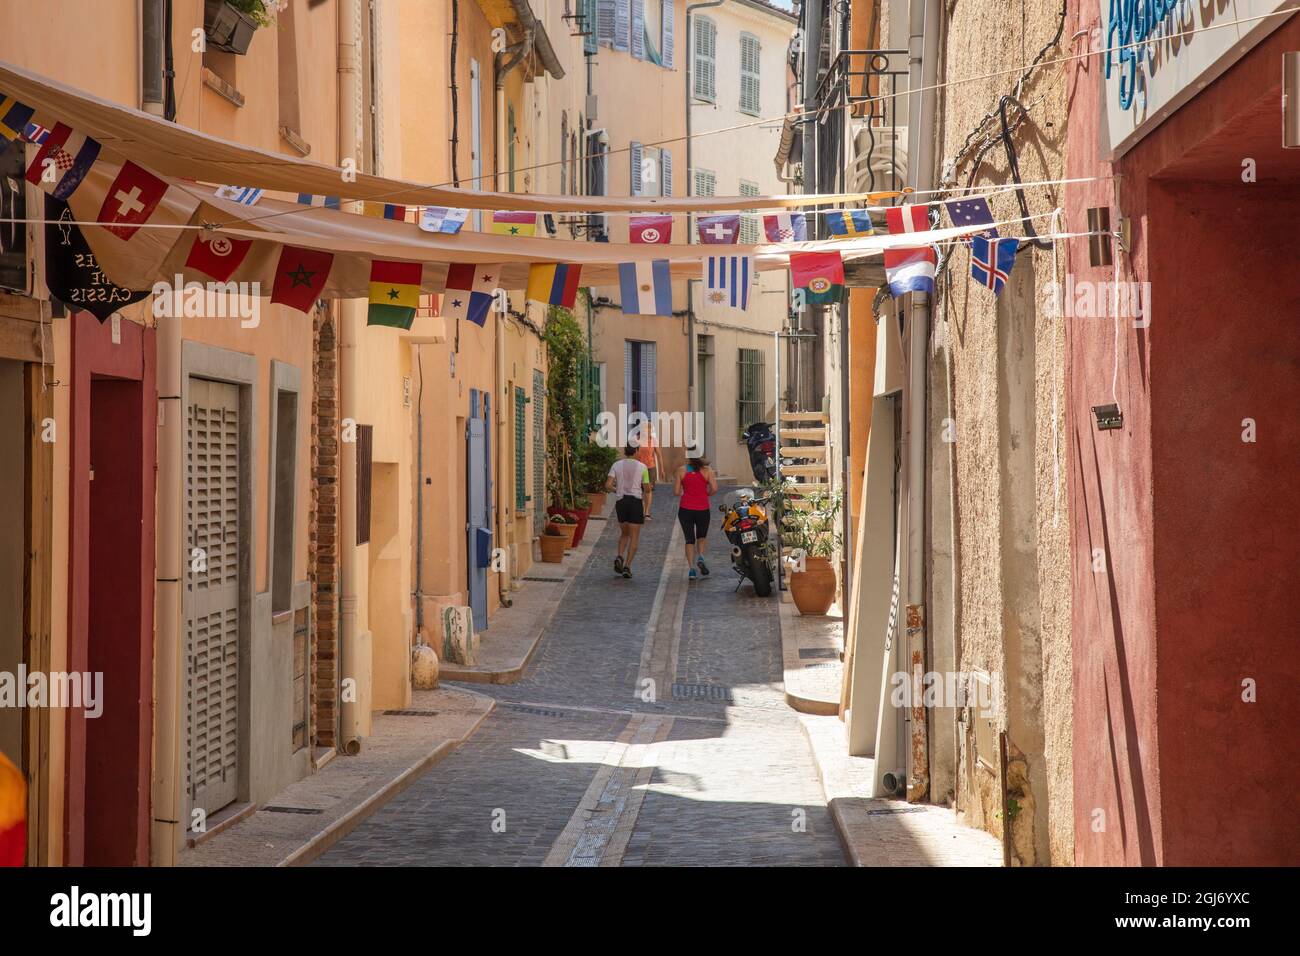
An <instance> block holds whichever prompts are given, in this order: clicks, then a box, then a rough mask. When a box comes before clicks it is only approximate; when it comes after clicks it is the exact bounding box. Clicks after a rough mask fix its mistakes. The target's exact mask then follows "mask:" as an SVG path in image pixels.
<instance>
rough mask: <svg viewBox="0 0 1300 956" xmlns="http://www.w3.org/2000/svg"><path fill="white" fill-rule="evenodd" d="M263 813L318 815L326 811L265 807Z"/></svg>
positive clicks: (306, 808)
mask: <svg viewBox="0 0 1300 956" xmlns="http://www.w3.org/2000/svg"><path fill="white" fill-rule="evenodd" d="M262 811H263V812H264V813H306V814H308V815H316V814H320V813H324V812H325V811H324V810H315V809H312V808H311V807H263V808H262Z"/></svg>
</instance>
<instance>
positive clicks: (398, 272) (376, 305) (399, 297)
mask: <svg viewBox="0 0 1300 956" xmlns="http://www.w3.org/2000/svg"><path fill="white" fill-rule="evenodd" d="M423 271H424V266H423V264H422V263H419V262H389V261H386V260H384V259H376V260H374V262H372V263H370V312H369V314H368V315H367V316H366V325H389V326H392V327H393V328H395V329H409V328H410V327H411V323H412V322H413V321H414V320H415V310H416V309H418V308H419V307H420V274H421V272H423Z"/></svg>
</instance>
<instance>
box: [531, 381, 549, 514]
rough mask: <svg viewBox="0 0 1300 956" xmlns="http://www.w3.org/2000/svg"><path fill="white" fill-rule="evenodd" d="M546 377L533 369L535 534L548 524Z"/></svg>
mask: <svg viewBox="0 0 1300 956" xmlns="http://www.w3.org/2000/svg"><path fill="white" fill-rule="evenodd" d="M545 422H546V376H545V375H543V374H542V372H541V370H540V369H533V534H541V533H542V526H543V525H544V524H545V523H546V508H545V507H544V505H545V499H546V434H545V431H544V428H545Z"/></svg>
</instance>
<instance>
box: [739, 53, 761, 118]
mask: <svg viewBox="0 0 1300 956" xmlns="http://www.w3.org/2000/svg"><path fill="white" fill-rule="evenodd" d="M758 84H759V45H758V37H756V36H753V35H752V34H749V33H742V34H741V35H740V111H741V112H742V113H749V114H751V115H754V116H757V115H758V112H759V85H758Z"/></svg>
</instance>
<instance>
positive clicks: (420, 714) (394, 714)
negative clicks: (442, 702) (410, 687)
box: [384, 710, 438, 717]
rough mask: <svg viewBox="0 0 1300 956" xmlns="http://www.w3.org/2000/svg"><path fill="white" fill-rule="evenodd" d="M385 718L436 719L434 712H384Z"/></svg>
mask: <svg viewBox="0 0 1300 956" xmlns="http://www.w3.org/2000/svg"><path fill="white" fill-rule="evenodd" d="M384 716H385V717H437V716H438V711H436V710H386V711H384Z"/></svg>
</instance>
